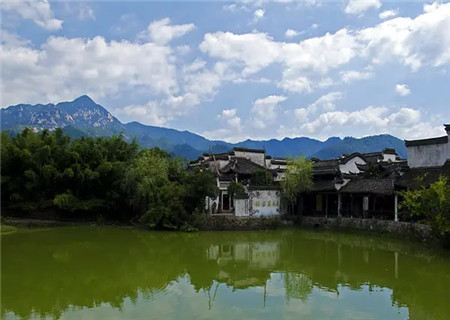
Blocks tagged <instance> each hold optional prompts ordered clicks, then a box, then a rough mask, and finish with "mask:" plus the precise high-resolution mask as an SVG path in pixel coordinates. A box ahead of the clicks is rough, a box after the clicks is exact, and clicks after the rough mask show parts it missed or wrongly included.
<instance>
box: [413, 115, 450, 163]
mask: <svg viewBox="0 0 450 320" xmlns="http://www.w3.org/2000/svg"><path fill="white" fill-rule="evenodd" d="M444 127H445V131H446V132H447V135H445V136H442V137H437V138H431V139H421V140H405V145H406V150H407V153H408V166H409V167H410V168H421V167H436V166H442V165H444V164H445V162H446V161H447V159H450V124H445V125H444Z"/></svg>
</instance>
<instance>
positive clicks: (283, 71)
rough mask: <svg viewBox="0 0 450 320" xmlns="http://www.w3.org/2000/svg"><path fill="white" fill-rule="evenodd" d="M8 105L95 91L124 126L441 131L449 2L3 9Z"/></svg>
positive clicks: (241, 135)
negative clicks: (137, 122) (140, 123)
mask: <svg viewBox="0 0 450 320" xmlns="http://www.w3.org/2000/svg"><path fill="white" fill-rule="evenodd" d="M1 8H2V10H1V14H2V21H1V31H2V55H1V58H0V59H1V65H2V83H1V87H2V102H1V107H7V106H9V105H13V104H18V103H32V104H35V103H56V102H59V101H68V100H73V99H75V98H76V97H78V96H80V95H83V94H88V95H89V96H91V97H92V98H93V99H94V100H95V101H96V102H98V103H100V104H102V105H103V106H104V107H106V108H107V109H108V110H109V111H111V112H112V113H113V114H114V115H115V116H116V117H118V118H119V119H120V120H121V121H124V122H128V121H133V120H136V121H139V122H142V123H145V124H151V125H158V126H165V127H171V128H176V129H180V130H189V131H192V132H195V133H199V134H202V135H204V136H206V137H207V138H213V139H224V140H228V141H239V140H243V139H246V138H253V139H268V138H283V137H286V136H288V137H296V136H308V137H313V138H318V139H326V138H327V137H329V136H341V137H343V136H348V135H351V136H355V137H361V136H366V135H372V134H380V133H389V134H392V135H395V136H398V137H400V138H407V139H412V138H423V137H430V136H436V135H442V134H444V131H443V127H442V124H443V123H444V122H450V102H449V101H450V74H449V72H450V67H449V66H450V3H447V2H446V1H440V2H420V1H404V0H403V1H383V0H364V1H353V0H350V1H347V0H345V1H315V0H303V1H294V0H292V1H289V0H278V1H266V0H260V1H246V0H243V1H236V2H226V1H215V2H206V1H182V2H172V1H165V2H156V1H137V2H127V1H123V2H121V1H115V2H105V1H94V2H88V1H83V2H77V1H58V2H51V1H50V2H47V1H44V0H39V1H38V0H36V1H21V0H15V1H12V0H6V1H3V2H2V5H1Z"/></svg>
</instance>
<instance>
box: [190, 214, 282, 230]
mask: <svg viewBox="0 0 450 320" xmlns="http://www.w3.org/2000/svg"><path fill="white" fill-rule="evenodd" d="M193 224H194V227H196V228H197V229H199V230H203V231H206V230H211V231H212V230H261V229H276V228H278V227H279V226H281V224H282V223H281V219H280V217H235V216H232V215H226V216H225V215H224V216H209V215H205V216H198V217H196V218H195V221H194V223H193Z"/></svg>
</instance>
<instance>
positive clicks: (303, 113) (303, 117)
mask: <svg viewBox="0 0 450 320" xmlns="http://www.w3.org/2000/svg"><path fill="white" fill-rule="evenodd" d="M308 115H309V112H308V109H306V108H297V109H295V110H294V116H295V119H296V120H297V121H300V122H306V121H308Z"/></svg>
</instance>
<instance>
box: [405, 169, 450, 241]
mask: <svg viewBox="0 0 450 320" xmlns="http://www.w3.org/2000/svg"><path fill="white" fill-rule="evenodd" d="M418 182H419V185H422V187H421V188H420V189H416V190H406V191H403V192H401V193H400V195H401V196H402V198H403V200H402V202H401V203H400V205H399V207H400V209H406V210H407V212H408V214H409V215H410V216H412V217H415V218H419V219H421V221H422V222H424V223H427V224H429V225H430V226H431V227H432V228H433V230H434V231H435V232H436V234H438V236H439V237H440V238H441V239H442V241H443V242H444V245H445V246H447V247H450V180H449V177H447V176H441V177H440V178H439V180H438V181H436V182H433V183H431V184H430V185H429V187H425V183H423V178H419V181H418Z"/></svg>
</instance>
